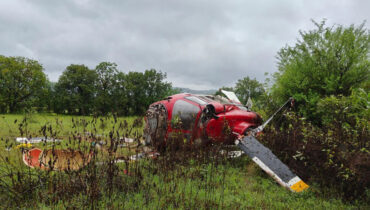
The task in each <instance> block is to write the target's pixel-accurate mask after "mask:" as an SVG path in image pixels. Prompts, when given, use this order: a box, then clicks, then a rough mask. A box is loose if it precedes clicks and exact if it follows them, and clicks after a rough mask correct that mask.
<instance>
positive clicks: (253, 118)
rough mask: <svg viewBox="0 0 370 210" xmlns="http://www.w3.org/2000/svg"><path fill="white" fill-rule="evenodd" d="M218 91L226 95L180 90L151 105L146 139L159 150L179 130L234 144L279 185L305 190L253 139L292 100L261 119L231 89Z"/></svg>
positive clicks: (197, 139) (199, 140) (202, 140)
mask: <svg viewBox="0 0 370 210" xmlns="http://www.w3.org/2000/svg"><path fill="white" fill-rule="evenodd" d="M221 91H222V93H223V94H224V95H225V96H226V97H223V96H208V95H195V94H189V93H181V94H176V95H173V96H169V97H167V98H166V99H164V100H162V101H158V102H155V103H153V104H151V105H150V106H149V109H148V111H147V112H146V116H145V128H144V138H145V142H146V143H147V144H150V145H152V146H154V147H156V148H158V149H161V148H164V147H165V146H166V144H168V143H169V142H167V141H170V140H171V136H173V135H176V134H178V133H179V132H180V133H182V134H183V136H184V137H185V138H186V139H187V140H189V141H190V142H192V143H193V144H209V143H212V142H222V143H225V144H236V145H237V146H238V147H239V148H240V149H241V150H242V151H243V152H244V153H245V154H247V155H248V156H249V157H250V158H251V159H252V160H253V161H254V162H255V163H256V164H257V165H258V166H260V167H261V168H262V170H263V171H265V172H266V173H267V174H269V175H270V176H271V177H272V178H273V179H274V180H275V181H276V182H278V183H279V184H280V185H281V186H283V187H285V188H288V189H289V190H291V191H293V192H301V191H303V190H305V189H307V188H308V187H309V186H308V185H307V184H306V183H304V182H303V181H302V180H301V179H300V178H299V177H298V176H297V175H295V174H294V173H293V172H292V171H291V170H290V169H289V168H288V167H287V166H286V165H285V164H284V163H283V162H281V161H280V160H279V159H278V158H277V157H276V156H275V155H274V154H273V153H272V152H271V150H269V149H268V148H266V147H265V146H264V145H263V144H261V143H260V142H259V141H258V140H257V139H256V135H257V134H258V133H259V132H262V131H263V129H264V128H265V126H266V125H267V124H268V123H269V122H270V121H271V120H272V119H273V117H274V116H275V115H276V114H277V113H278V112H280V111H281V110H282V109H283V108H284V107H286V106H287V105H289V104H292V103H293V99H292V98H290V99H289V100H288V101H287V102H285V103H284V104H283V105H282V106H281V107H280V108H279V109H278V110H277V111H276V112H275V113H274V114H273V115H272V116H271V117H270V118H269V119H268V120H266V121H265V122H263V121H262V118H261V117H260V115H258V114H257V113H255V112H253V111H251V110H250V108H251V107H248V106H244V105H242V104H241V102H240V101H239V99H238V98H237V96H236V95H235V93H234V92H230V91H225V90H221ZM225 127H227V128H230V129H225ZM225 130H228V132H225Z"/></svg>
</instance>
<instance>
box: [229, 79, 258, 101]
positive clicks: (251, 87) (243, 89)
mask: <svg viewBox="0 0 370 210" xmlns="http://www.w3.org/2000/svg"><path fill="white" fill-rule="evenodd" d="M264 92H265V89H264V88H263V84H262V83H260V82H258V81H257V80H256V79H251V78H249V77H248V76H247V77H244V78H243V79H240V80H238V82H237V83H236V85H235V94H236V95H237V96H238V98H239V99H240V102H242V104H246V103H247V101H248V98H249V97H251V99H253V100H254V101H257V100H258V99H259V98H260V97H261V96H262V95H263V93H264Z"/></svg>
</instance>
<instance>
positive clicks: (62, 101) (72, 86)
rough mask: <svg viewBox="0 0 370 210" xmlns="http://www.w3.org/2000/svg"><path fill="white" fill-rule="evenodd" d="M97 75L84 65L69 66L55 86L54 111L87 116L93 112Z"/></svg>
mask: <svg viewBox="0 0 370 210" xmlns="http://www.w3.org/2000/svg"><path fill="white" fill-rule="evenodd" d="M96 80H97V74H96V73H95V71H94V70H90V69H89V68H88V67H87V66H84V65H76V64H71V65H69V66H68V67H67V68H66V70H64V72H63V73H62V75H61V76H60V77H59V80H58V82H57V84H56V85H55V100H54V102H55V105H54V106H55V111H56V112H59V113H64V112H65V110H67V111H68V113H69V114H80V115H81V114H89V113H91V112H92V111H93V108H94V106H93V104H94V97H95V95H96V93H95V84H96Z"/></svg>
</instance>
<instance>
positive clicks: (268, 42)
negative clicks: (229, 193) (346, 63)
mask: <svg viewBox="0 0 370 210" xmlns="http://www.w3.org/2000/svg"><path fill="white" fill-rule="evenodd" d="M369 17H370V1H369V0H336V1H334V0H333V1H330V0H327V1H324V0H311V1H304V0H291V1H285V0H279V1H277V0H271V1H262V0H261V1H258V0H254V1H247V0H240V1H233V0H226V1H225V0H224V1H219V0H207V1H205V0H182V1H176V0H146V1H140V0H109V1H97V0H63V1H51V0H33V1H32V0H1V1H0V55H5V56H25V57H28V58H32V59H35V60H38V61H39V62H40V63H41V64H42V65H43V66H44V68H45V73H46V74H47V75H48V77H49V79H50V80H52V81H57V80H58V78H59V76H60V74H61V73H62V72H63V70H64V69H65V68H66V66H68V65H70V64H85V65H87V66H89V67H90V68H94V67H95V66H96V65H97V64H98V63H100V62H102V61H109V62H115V63H117V64H118V67H119V70H120V71H123V72H128V71H144V70H145V69H150V68H155V69H157V70H161V71H163V72H166V73H167V80H168V81H170V82H172V84H173V85H174V86H177V87H188V88H193V89H215V88H219V87H221V86H233V85H234V84H235V82H236V81H237V80H238V79H240V78H243V77H245V76H250V77H252V78H257V79H258V80H260V81H263V80H264V78H265V77H264V73H265V72H269V73H272V72H275V71H276V70H277V68H276V58H275V56H276V53H277V51H278V50H279V49H280V48H282V47H284V46H285V45H286V44H289V45H292V44H294V43H295V41H296V39H297V38H298V34H299V33H298V31H299V30H300V29H302V30H308V29H312V28H314V25H313V24H312V22H311V19H314V20H316V21H321V20H322V19H323V18H326V19H327V23H328V25H332V24H334V23H336V24H342V25H350V24H356V25H359V24H361V23H362V22H363V21H364V20H368V19H369ZM366 26H367V27H368V26H369V23H366Z"/></svg>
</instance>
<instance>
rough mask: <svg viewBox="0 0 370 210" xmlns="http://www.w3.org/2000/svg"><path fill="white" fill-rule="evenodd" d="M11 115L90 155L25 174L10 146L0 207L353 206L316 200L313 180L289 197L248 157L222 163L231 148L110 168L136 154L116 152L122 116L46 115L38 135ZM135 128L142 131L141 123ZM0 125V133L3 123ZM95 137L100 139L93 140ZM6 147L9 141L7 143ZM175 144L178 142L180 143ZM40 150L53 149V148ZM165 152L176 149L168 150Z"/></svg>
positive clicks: (176, 153)
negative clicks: (86, 160)
mask: <svg viewBox="0 0 370 210" xmlns="http://www.w3.org/2000/svg"><path fill="white" fill-rule="evenodd" d="M9 117H12V118H11V122H9V129H12V127H11V125H10V123H12V124H14V125H17V126H16V127H18V128H21V129H20V130H24V131H25V133H28V135H32V136H34V135H37V134H43V135H47V136H55V135H57V136H60V135H63V136H64V138H63V139H65V141H63V142H62V143H61V144H60V145H58V144H56V145H54V146H55V148H56V149H58V148H59V149H60V148H65V149H66V148H69V149H72V150H80V151H85V152H87V153H89V152H93V153H94V158H93V159H92V162H91V163H90V164H89V165H88V166H87V167H85V168H82V169H81V170H79V171H68V170H67V171H64V172H56V171H41V170H37V169H30V168H27V167H26V166H25V165H24V164H23V162H22V160H21V157H20V155H21V151H19V150H16V149H15V147H14V145H13V147H12V150H10V151H7V152H2V153H1V155H0V157H1V161H0V176H1V177H2V179H1V181H0V203H1V207H4V208H14V207H17V208H22V207H28V208H41V207H56V208H67V207H76V208H87V207H95V208H98V207H100V208H110V207H111V208H129V209H139V208H140V209H142V208H151V209H153V208H154V209H158V208H186V209H189V208H192V209H194V208H197V209H198V208H199V209H209V208H229V209H235V208H242V209H244V208H274V209H275V208H294V209H296V208H351V207H353V208H354V207H355V206H354V204H345V203H343V202H342V201H340V199H338V198H336V197H333V196H331V195H330V194H329V195H323V194H321V191H320V189H319V188H317V187H315V185H314V184H313V183H311V182H309V184H310V185H313V186H312V187H311V188H310V190H308V191H307V192H304V193H299V194H297V193H291V192H289V191H287V190H286V189H284V188H282V187H280V186H279V185H277V184H276V183H275V182H274V181H273V180H272V179H271V178H270V177H269V176H267V175H266V174H264V173H263V172H262V171H261V170H260V169H259V168H258V167H257V166H256V165H255V164H254V163H253V162H252V161H251V160H250V159H249V158H247V157H246V156H243V157H240V158H236V159H229V158H227V155H226V153H221V152H220V150H229V149H231V150H233V149H235V148H225V147H223V146H221V145H212V146H210V147H201V148H197V147H192V146H190V145H187V144H181V143H180V144H176V145H174V146H176V147H177V149H176V150H171V149H168V150H167V151H166V152H165V153H162V155H161V156H160V157H159V158H157V159H147V160H141V161H137V162H131V161H123V162H122V163H115V162H114V161H112V160H113V159H114V158H116V156H115V155H116V154H118V153H119V154H120V155H123V156H121V157H128V155H130V154H135V153H137V152H138V151H139V150H140V148H141V147H134V148H132V150H131V152H130V151H129V150H128V149H124V150H123V151H122V148H120V146H119V145H120V144H121V143H122V142H120V140H118V139H119V137H122V136H128V135H129V134H130V130H131V129H133V128H132V127H131V126H127V123H126V126H125V120H123V119H121V118H118V119H115V118H106V117H104V118H96V119H95V118H92V117H86V118H83V119H78V118H74V119H73V118H70V117H68V118H67V117H60V116H59V117H58V118H53V117H49V118H47V119H48V120H46V121H43V122H45V124H47V125H48V126H47V129H46V130H43V129H40V128H43V127H44V126H40V127H39V128H37V127H33V126H32V125H33V124H35V123H36V122H37V121H38V120H41V119H40V118H39V115H34V116H33V117H32V118H27V117H26V120H25V121H24V120H21V119H18V118H17V119H18V120H14V118H15V117H17V116H13V115H11V116H9ZM18 117H19V116H18ZM31 119H34V120H35V121H32V120H31ZM50 119H51V120H50ZM49 120H50V121H49ZM13 121H14V122H13ZM28 121H29V124H27V122H28ZM52 121H54V122H52ZM55 121H56V122H58V123H59V126H60V124H63V130H64V131H63V132H61V130H60V129H61V127H58V126H57V125H55V124H54V123H55ZM67 121H69V122H71V123H67ZM62 122H63V123H62ZM0 124H1V123H0ZM20 124H22V125H21V126H20ZM51 125H52V126H51ZM136 125H137V126H139V127H140V123H138V124H136ZM1 126H3V127H4V123H2V124H1ZM54 126H55V127H54ZM20 130H19V131H20ZM86 132H89V133H88V134H86ZM101 132H102V133H101ZM16 133H17V130H16V129H14V130H13V133H2V136H6V135H19V133H18V134H16ZM100 133H101V134H103V135H102V136H99V135H97V134H100ZM81 135H84V136H81ZM57 136H55V137H57ZM139 137H140V133H138V135H136V140H138V138H139ZM5 141H8V142H7V144H5ZM96 141H105V142H106V143H107V144H106V146H104V147H103V149H98V148H97V147H93V146H92V145H93V144H91V142H96ZM11 142H12V139H10V138H8V137H3V138H2V140H1V141H0V146H1V149H2V150H3V149H4V148H7V147H8V146H9V144H11ZM178 142H183V141H181V138H180V139H178ZM39 146H40V147H42V148H54V147H53V144H45V145H42V144H41V145H39ZM178 147H180V148H178ZM169 148H175V147H171V145H170V147H169ZM136 150H138V151H136ZM299 175H300V176H301V174H299ZM355 205H356V206H365V205H366V204H364V203H355Z"/></svg>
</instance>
